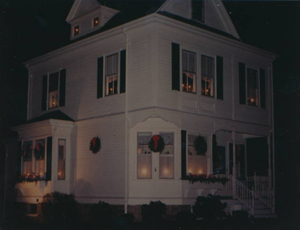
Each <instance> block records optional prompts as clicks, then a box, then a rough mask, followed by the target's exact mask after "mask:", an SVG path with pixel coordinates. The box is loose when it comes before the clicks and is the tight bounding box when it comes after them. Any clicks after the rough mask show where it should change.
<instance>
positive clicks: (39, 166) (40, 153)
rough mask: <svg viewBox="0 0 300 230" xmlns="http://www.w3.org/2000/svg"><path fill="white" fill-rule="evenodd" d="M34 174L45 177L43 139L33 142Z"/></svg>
mask: <svg viewBox="0 0 300 230" xmlns="http://www.w3.org/2000/svg"><path fill="white" fill-rule="evenodd" d="M34 158H35V174H36V175H39V176H40V177H44V176H45V139H41V140H37V141H35V147H34Z"/></svg>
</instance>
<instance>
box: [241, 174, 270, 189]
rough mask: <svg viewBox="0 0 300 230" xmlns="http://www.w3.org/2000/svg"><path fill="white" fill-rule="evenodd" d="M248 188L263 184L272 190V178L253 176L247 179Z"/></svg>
mask: <svg viewBox="0 0 300 230" xmlns="http://www.w3.org/2000/svg"><path fill="white" fill-rule="evenodd" d="M246 181H247V182H246V183H247V186H248V188H252V187H255V183H256V182H258V183H260V184H263V185H264V186H265V187H268V188H271V177H269V176H256V175H254V176H252V177H247V178H246Z"/></svg>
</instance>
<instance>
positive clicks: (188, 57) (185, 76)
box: [182, 50, 197, 93]
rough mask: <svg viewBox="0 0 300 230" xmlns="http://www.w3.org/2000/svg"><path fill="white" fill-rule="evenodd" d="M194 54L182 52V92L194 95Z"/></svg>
mask: <svg viewBox="0 0 300 230" xmlns="http://www.w3.org/2000/svg"><path fill="white" fill-rule="evenodd" d="M196 63H197V62H196V54H195V53H192V52H188V51H185V50H183V51H182V91H186V92H191V93H196V66H197V65H196Z"/></svg>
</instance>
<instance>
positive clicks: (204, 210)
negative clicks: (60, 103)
mask: <svg viewBox="0 0 300 230" xmlns="http://www.w3.org/2000/svg"><path fill="white" fill-rule="evenodd" d="M226 206H227V205H226V203H224V204H223V203H222V202H221V200H220V197H219V196H213V195H211V194H209V195H208V196H207V197H203V196H198V197H197V199H196V202H195V204H194V206H193V212H194V214H195V216H196V217H200V218H203V219H204V220H206V221H208V222H213V221H215V220H217V219H218V218H223V217H225V216H226V213H225V212H224V209H225V207H226Z"/></svg>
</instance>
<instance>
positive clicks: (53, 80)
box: [49, 72, 58, 108]
mask: <svg viewBox="0 0 300 230" xmlns="http://www.w3.org/2000/svg"><path fill="white" fill-rule="evenodd" d="M57 106H58V72H56V73H53V74H50V76H49V108H55V107H57Z"/></svg>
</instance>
